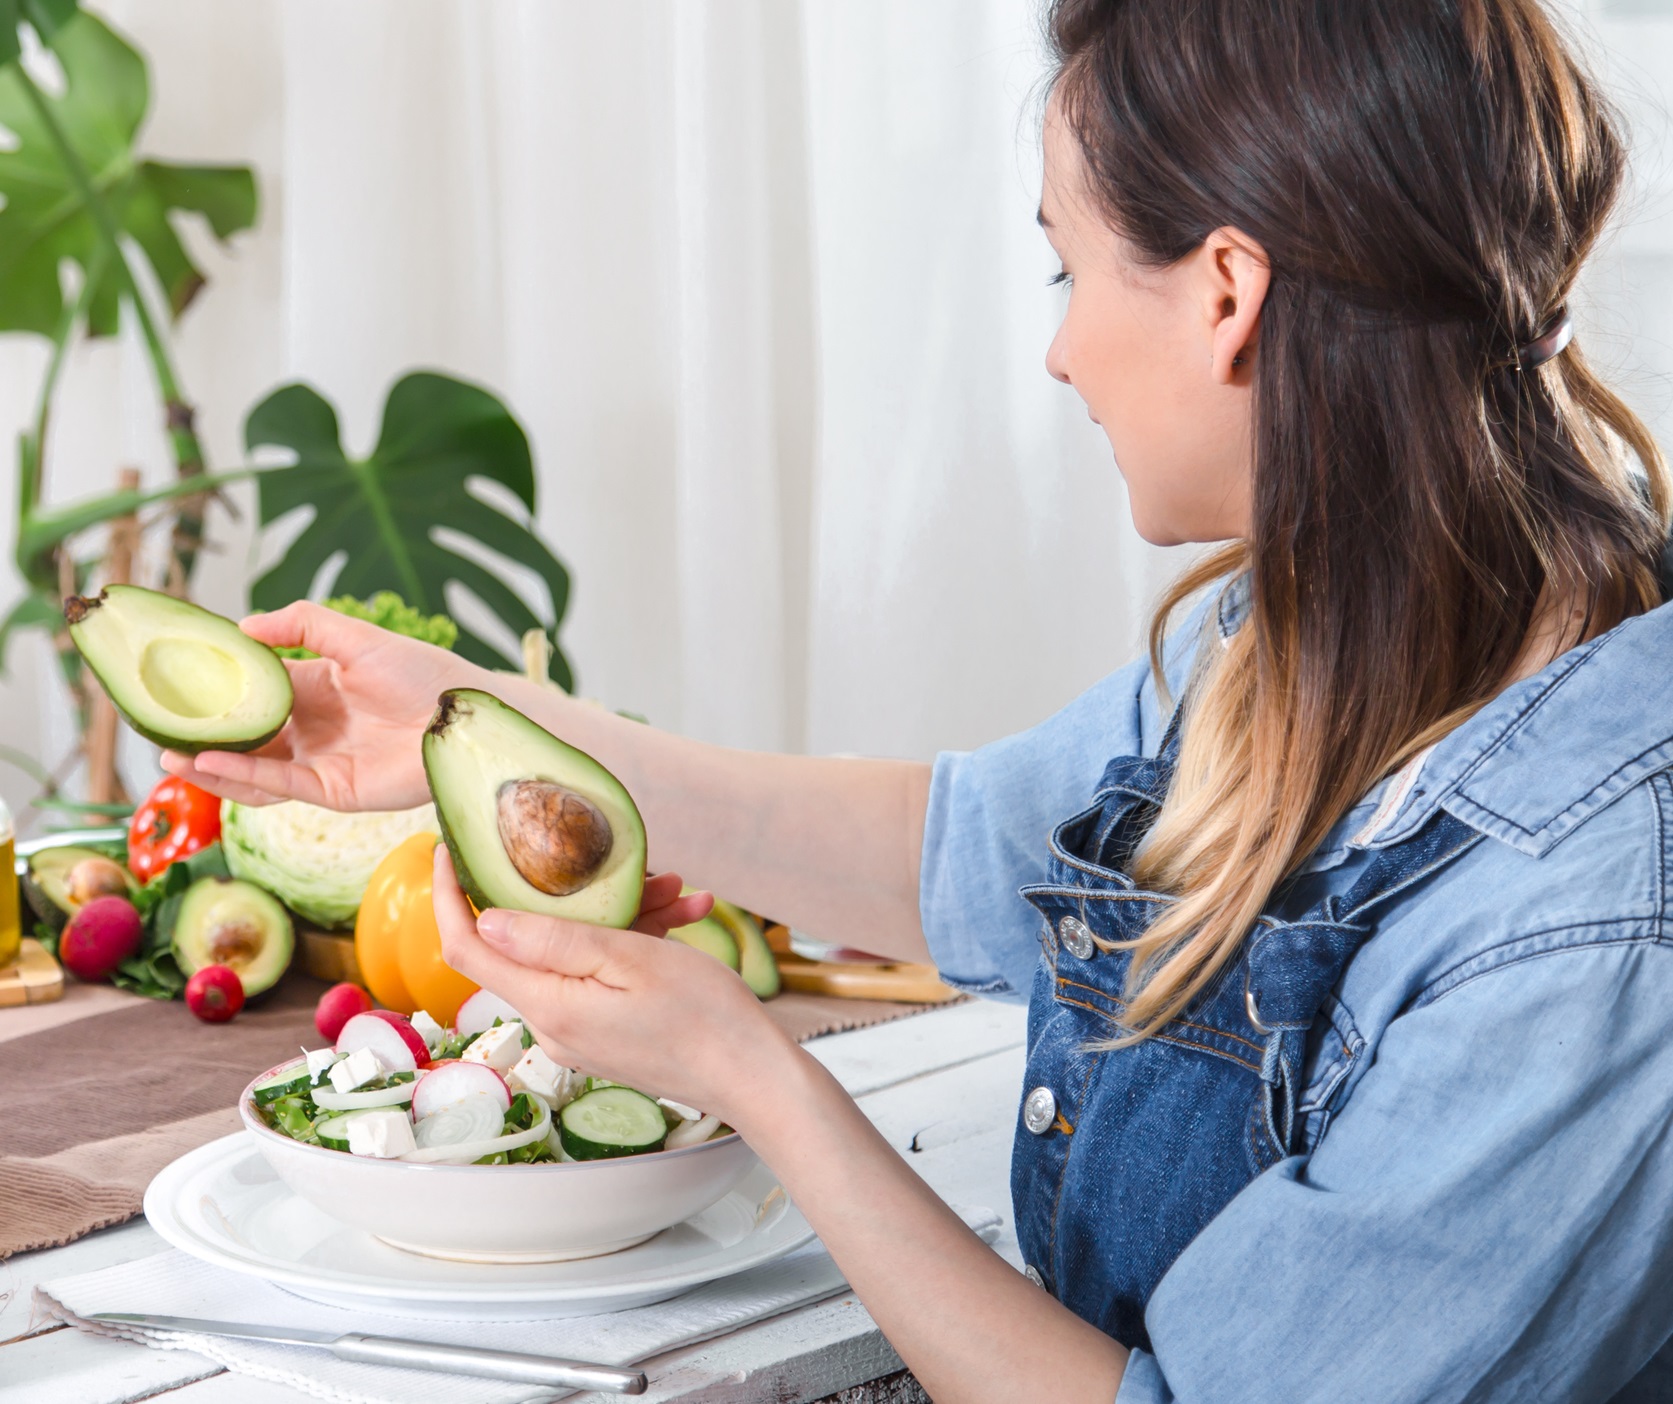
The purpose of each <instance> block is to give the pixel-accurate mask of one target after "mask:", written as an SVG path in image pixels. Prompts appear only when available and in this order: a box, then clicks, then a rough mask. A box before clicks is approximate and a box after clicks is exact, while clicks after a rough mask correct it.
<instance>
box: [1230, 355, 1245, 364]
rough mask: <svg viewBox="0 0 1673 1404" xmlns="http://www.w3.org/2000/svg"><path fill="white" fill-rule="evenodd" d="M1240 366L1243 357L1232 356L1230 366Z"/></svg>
mask: <svg viewBox="0 0 1673 1404" xmlns="http://www.w3.org/2000/svg"><path fill="white" fill-rule="evenodd" d="M1242 364H1243V357H1241V356H1233V357H1232V365H1233V366H1241V365H1242Z"/></svg>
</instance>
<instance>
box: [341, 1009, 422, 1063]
mask: <svg viewBox="0 0 1673 1404" xmlns="http://www.w3.org/2000/svg"><path fill="white" fill-rule="evenodd" d="M401 1022H402V1023H406V1020H404V1019H403V1020H402V1021H401ZM407 1028H408V1031H409V1032H410V1031H411V1029H412V1025H410V1024H408V1025H407ZM412 1036H413V1037H414V1038H418V1035H417V1034H413V1035H412ZM418 1041H419V1043H420V1044H422V1043H423V1042H424V1040H423V1039H421V1038H420V1039H418ZM358 1048H370V1049H371V1050H372V1052H374V1053H376V1054H377V1056H378V1061H379V1062H380V1063H382V1064H383V1065H384V1067H386V1068H387V1069H388V1070H389V1071H390V1072H417V1071H418V1058H417V1057H416V1056H415V1055H414V1054H413V1051H412V1045H411V1044H410V1043H408V1042H407V1040H406V1038H405V1037H403V1036H402V1034H401V1031H400V1030H399V1029H397V1028H396V1027H395V1026H394V1025H393V1024H391V1023H390V1022H389V1021H388V1020H387V1019H380V1018H378V1016H377V1015H376V1014H356V1015H355V1016H354V1017H353V1018H352V1019H350V1020H349V1021H348V1023H346V1024H344V1025H343V1031H342V1033H340V1034H338V1035H337V1051H338V1052H339V1053H353V1052H354V1051H355V1050H356V1049H358ZM424 1056H425V1058H426V1059H428V1058H429V1053H428V1052H426V1053H425V1055H424Z"/></svg>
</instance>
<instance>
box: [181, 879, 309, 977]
mask: <svg viewBox="0 0 1673 1404" xmlns="http://www.w3.org/2000/svg"><path fill="white" fill-rule="evenodd" d="M294 948H295V943H294V936H293V933H292V930H291V924H290V913H289V912H287V911H286V910H285V909H284V907H283V905H282V904H281V903H280V902H279V900H278V899H277V898H276V897H274V896H273V895H272V894H271V893H269V892H264V891H263V890H262V889H261V888H259V887H257V886H256V885H255V884H254V883H253V882H243V881H241V880H239V879H238V878H219V877H206V878H199V879H198V880H197V881H196V882H194V883H193V884H192V885H191V886H190V887H188V888H187V889H186V891H185V892H184V893H183V894H182V895H181V898H180V910H179V912H178V913H177V914H176V915H175V919H174V958H175V960H176V961H177V962H178V963H179V965H180V969H181V970H182V971H183V972H184V973H185V974H186V975H187V976H191V975H194V974H196V973H197V972H198V971H199V970H201V969H203V967H204V966H206V965H225V966H228V967H229V968H230V969H231V970H232V971H233V973H234V974H236V975H237V976H238V978H239V980H240V981H241V982H242V984H243V986H244V993H245V995H247V996H255V995H258V994H261V993H262V992H264V991H265V990H269V989H271V988H272V987H273V986H274V985H276V984H278V982H279V977H280V976H281V975H283V974H284V973H285V968H286V967H287V966H288V965H289V964H290V957H291V952H292V950H293V949H294Z"/></svg>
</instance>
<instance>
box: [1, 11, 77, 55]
mask: <svg viewBox="0 0 1673 1404" xmlns="http://www.w3.org/2000/svg"><path fill="white" fill-rule="evenodd" d="M75 12H76V0H0V63H11V62H12V61H13V60H14V59H16V58H17V56H18V55H19V54H20V53H21V52H22V51H23V46H22V45H21V44H20V43H19V42H18V37H17V30H18V26H19V25H21V24H28V25H31V26H32V27H33V28H34V30H35V33H37V34H38V35H40V36H41V38H42V39H51V38H52V36H53V35H54V34H55V33H57V32H58V30H59V29H61V28H62V27H63V26H64V25H66V24H68V23H69V21H70V20H71V18H72V17H73V16H74V15H75Z"/></svg>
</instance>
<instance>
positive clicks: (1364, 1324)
mask: <svg viewBox="0 0 1673 1404" xmlns="http://www.w3.org/2000/svg"><path fill="white" fill-rule="evenodd" d="M1207 609H1208V606H1204V607H1201V608H1199V610H1198V611H1197V613H1196V614H1195V615H1194V616H1193V618H1192V619H1191V620H1188V621H1187V623H1186V624H1185V626H1184V627H1183V628H1181V629H1180V630H1179V631H1178V632H1177V633H1176V634H1175V635H1174V637H1173V639H1172V640H1170V643H1169V646H1168V649H1167V652H1166V663H1167V673H1168V677H1169V681H1170V690H1172V691H1173V692H1174V693H1175V694H1176V695H1177V693H1178V692H1179V691H1180V690H1181V689H1182V687H1183V685H1184V682H1185V678H1186V676H1187V674H1188V672H1189V669H1190V666H1191V663H1192V661H1193V657H1194V654H1195V652H1196V649H1197V647H1198V640H1199V638H1206V639H1207V640H1208V641H1209V642H1207V643H1206V644H1204V645H1203V646H1205V647H1213V646H1214V641H1215V639H1216V625H1217V626H1218V633H1219V634H1220V635H1221V636H1225V635H1228V634H1229V633H1230V632H1231V631H1232V630H1233V629H1235V628H1236V627H1237V626H1238V625H1239V623H1240V622H1241V617H1242V613H1243V609H1244V602H1243V600H1242V598H1241V597H1240V595H1239V593H1238V591H1237V590H1236V589H1235V588H1234V589H1231V590H1228V591H1226V592H1224V593H1223V594H1222V595H1221V597H1220V600H1219V603H1218V605H1217V606H1216V607H1215V613H1214V619H1213V621H1212V622H1210V623H1209V624H1208V626H1207V628H1206V631H1205V630H1204V628H1203V620H1204V615H1205V612H1206V610H1207ZM1669 681H1673V606H1668V607H1664V608H1662V609H1659V610H1656V611H1654V612H1653V613H1651V614H1649V615H1645V616H1643V617H1641V618H1637V619H1633V620H1629V621H1627V622H1626V623H1624V624H1622V625H1621V626H1620V627H1618V628H1616V629H1614V630H1611V631H1610V632H1609V633H1608V634H1605V635H1603V636H1602V637H1600V638H1598V639H1595V640H1593V641H1591V642H1589V643H1587V644H1584V645H1582V646H1580V647H1578V648H1576V649H1573V650H1571V651H1570V652H1568V653H1566V654H1564V655H1563V656H1562V657H1560V658H1558V659H1557V660H1556V661H1554V662H1553V663H1552V664H1551V665H1550V666H1549V667H1547V668H1546V669H1544V670H1543V671H1542V672H1541V673H1539V674H1538V675H1537V676H1535V677H1533V678H1530V679H1527V680H1525V681H1523V682H1520V683H1517V684H1515V685H1514V686H1512V687H1510V688H1508V689H1506V690H1505V691H1504V692H1503V693H1502V694H1500V696H1498V697H1497V698H1495V699H1494V700H1493V701H1492V702H1491V703H1490V704H1489V705H1488V706H1487V707H1486V708H1484V709H1483V710H1482V711H1481V712H1479V713H1478V714H1477V715H1476V716H1475V717H1473V718H1472V719H1471V720H1470V721H1469V722H1467V723H1466V724H1465V725H1463V726H1462V727H1460V728H1458V729H1457V730H1456V731H1454V732H1453V733H1452V734H1450V735H1449V736H1447V737H1446V738H1444V739H1443V740H1442V741H1441V742H1440V744H1439V745H1438V746H1436V747H1435V748H1434V750H1433V751H1432V752H1431V753H1430V754H1429V755H1428V757H1427V758H1426V759H1425V761H1424V762H1423V764H1422V767H1421V769H1420V770H1418V771H1417V772H1416V773H1415V774H1412V773H1407V774H1406V775H1404V776H1400V777H1393V778H1391V779H1390V781H1388V782H1385V783H1384V784H1383V785H1380V786H1378V787H1377V788H1376V789H1374V790H1373V791H1372V793H1370V794H1369V795H1367V796H1366V797H1365V798H1364V799H1363V800H1362V801H1361V802H1360V804H1359V805H1357V806H1356V807H1355V808H1354V809H1353V810H1352V811H1351V812H1350V813H1349V814H1347V815H1346V816H1344V818H1343V819H1342V820H1341V821H1340V822H1339V823H1338V824H1337V825H1336V827H1335V829H1334V830H1333V831H1332V833H1331V834H1330V835H1328V836H1327V838H1326V840H1325V841H1324V843H1322V844H1321V845H1320V847H1319V849H1318V850H1317V852H1316V853H1314V854H1313V855H1312V857H1311V858H1310V860H1309V861H1308V863H1307V864H1306V865H1305V867H1304V871H1303V873H1302V874H1301V876H1300V877H1299V878H1298V879H1296V880H1295V881H1293V882H1292V883H1291V884H1289V886H1288V888H1287V889H1286V891H1285V893H1284V898H1283V901H1282V903H1281V904H1279V905H1276V906H1275V907H1274V908H1273V912H1272V914H1273V915H1274V916H1277V917H1280V918H1285V919H1293V918H1294V917H1295V916H1298V915H1299V914H1300V913H1301V912H1303V911H1305V910H1307V909H1308V908H1311V907H1313V906H1314V905H1315V904H1317V903H1318V902H1319V901H1320V900H1321V899H1323V898H1324V897H1326V896H1328V895H1330V894H1332V893H1345V892H1347V891H1348V890H1349V889H1350V888H1351V887H1352V886H1353V884H1354V882H1355V879H1356V877H1357V876H1359V875H1360V874H1362V873H1363V872H1364V871H1365V869H1366V868H1367V867H1368V865H1369V864H1370V863H1371V862H1372V861H1373V859H1374V857H1375V855H1376V853H1377V852H1378V851H1379V850H1382V849H1386V848H1388V847H1390V846H1392V845H1396V844H1399V843H1402V842H1403V841H1405V840H1407V839H1409V837H1410V836H1411V835H1412V834H1413V833H1414V832H1416V830H1417V829H1419V828H1420V827H1421V826H1422V825H1424V824H1425V822H1426V821H1428V820H1429V819H1431V818H1432V817H1433V816H1434V815H1435V813H1436V811H1437V810H1444V811H1446V812H1447V813H1448V814H1450V815H1452V816H1454V817H1455V818H1456V819H1458V820H1461V821H1463V823H1464V824H1466V825H1468V826H1470V827H1471V828H1473V829H1475V830H1476V831H1478V832H1479V833H1481V834H1482V835H1484V836H1485V840H1486V841H1483V842H1479V843H1476V844H1474V845H1473V846H1472V847H1470V848H1469V850H1468V851H1467V852H1465V853H1464V854H1463V855H1462V856H1461V857H1459V858H1458V859H1457V860H1456V861H1455V862H1453V863H1452V864H1451V865H1450V866H1448V867H1447V868H1446V869H1445V870H1444V872H1442V873H1441V874H1439V875H1438V876H1437V877H1436V878H1435V879H1434V880H1433V881H1431V882H1428V883H1425V884H1423V885H1421V886H1419V887H1417V888H1414V889H1413V890H1412V891H1410V892H1409V893H1405V894H1402V895H1399V896H1396V897H1394V898H1393V899H1391V900H1390V901H1389V902H1388V903H1387V904H1386V906H1384V907H1382V908H1381V909H1379V913H1378V918H1377V922H1376V930H1375V934H1374V935H1372V936H1371V937H1370V939H1369V940H1368V941H1367V942H1366V943H1365V944H1364V945H1363V946H1362V947H1361V948H1360V949H1359V951H1358V954H1357V955H1356V956H1355V957H1354V958H1353V960H1352V962H1351V963H1350V964H1349V966H1348V968H1347V971H1346V973H1345V974H1344V975H1343V976H1342V978H1341V979H1340V981H1339V982H1338V983H1337V985H1336V987H1335V989H1334V990H1333V991H1332V994H1331V996H1330V997H1329V999H1328V1000H1327V1001H1326V1005H1325V1011H1324V1012H1325V1015H1326V1017H1325V1018H1323V1019H1321V1020H1320V1021H1319V1022H1318V1024H1317V1025H1316V1026H1315V1028H1314V1030H1313V1034H1312V1036H1311V1038H1310V1040H1309V1044H1308V1048H1307V1051H1306V1059H1305V1064H1304V1069H1303V1075H1302V1077H1301V1079H1300V1082H1301V1094H1300V1102H1299V1107H1298V1112H1299V1115H1300V1116H1301V1117H1302V1134H1301V1137H1300V1140H1299V1144H1298V1147H1297V1149H1296V1153H1294V1154H1291V1155H1289V1156H1287V1157H1286V1158H1284V1159H1282V1160H1280V1161H1278V1163H1276V1164H1274V1165H1272V1166H1271V1167H1270V1168H1269V1169H1267V1170H1266V1171H1265V1172H1264V1173H1262V1174H1260V1175H1258V1176H1257V1177H1256V1178H1255V1179H1253V1180H1252V1181H1251V1182H1250V1183H1248V1184H1247V1185H1246V1186H1245V1187H1244V1188H1243V1189H1242V1190H1241V1191H1240V1192H1238V1193H1237V1194H1236V1195H1235V1197H1234V1198H1232V1200H1231V1202H1230V1203H1229V1204H1227V1205H1226V1207H1225V1208H1224V1209H1222V1210H1221V1211H1220V1212H1219V1213H1218V1214H1217V1215H1216V1216H1215V1217H1214V1218H1212V1219H1211V1220H1210V1221H1209V1223H1208V1224H1207V1226H1206V1227H1205V1228H1203V1229H1202V1230H1201V1232H1200V1233H1198V1234H1197V1236H1196V1237H1195V1238H1194V1239H1192V1240H1191V1241H1190V1243H1189V1245H1188V1246H1187V1247H1186V1248H1185V1249H1184V1251H1183V1252H1182V1253H1181V1254H1180V1255H1179V1256H1178V1257H1177V1259H1175V1260H1174V1261H1173V1263H1172V1265H1171V1267H1169V1268H1168V1269H1167V1271H1166V1273H1165V1275H1164V1276H1163V1277H1162V1278H1161V1280H1160V1282H1159V1283H1158V1284H1157V1285H1156V1287H1155V1290H1154V1292H1153V1294H1152V1295H1151V1296H1150V1298H1149V1302H1148V1306H1147V1308H1146V1310H1145V1313H1144V1334H1145V1337H1146V1338H1147V1340H1148V1343H1149V1348H1148V1349H1141V1350H1136V1351H1134V1352H1133V1354H1132V1356H1131V1359H1130V1362H1129V1365H1128V1369H1127V1372H1126V1375H1125V1377H1124V1379H1123V1381H1122V1385H1121V1390H1120V1393H1119V1395H1118V1396H1117V1398H1118V1404H1136V1402H1137V1401H1144V1402H1145V1404H1149V1401H1168V1400H1177V1401H1181V1404H1198V1401H1201V1404H1257V1402H1258V1401H1265V1400H1272V1401H1285V1404H1299V1401H1306V1400H1314V1399H1317V1400H1325V1399H1330V1400H1340V1399H1351V1400H1354V1401H1356V1404H1357V1402H1358V1401H1385V1400H1386V1401H1412V1404H1416V1401H1440V1400H1465V1399H1468V1400H1470V1401H1473V1402H1474V1404H1500V1401H1503V1402H1504V1404H1509V1401H1524V1400H1562V1401H1570V1400H1596V1401H1599V1402H1600V1404H1602V1402H1603V1401H1615V1404H1649V1401H1652V1400H1664V1399H1673V1344H1669V1337H1670V1336H1673V927H1670V926H1669V924H1668V915H1669V907H1670V903H1673V897H1670V895H1669V878H1673V698H1670V697H1669V695H1668V683H1669ZM1166 721H1167V717H1166V715H1165V714H1164V713H1163V712H1162V709H1161V708H1160V706H1159V703H1158V699H1157V697H1156V694H1155V692H1154V689H1153V687H1152V685H1151V683H1150V681H1149V679H1148V668H1147V665H1145V664H1144V663H1139V664H1135V665H1133V666H1132V667H1130V668H1128V669H1125V670H1123V671H1121V672H1119V673H1117V674H1114V675H1113V676H1111V677H1110V678H1107V679H1105V680H1104V681H1103V682H1102V683H1100V684H1098V685H1097V686H1096V687H1094V688H1093V689H1092V690H1090V691H1089V692H1087V693H1086V694H1084V695H1083V696H1082V697H1080V698H1079V699H1077V700H1076V701H1075V702H1073V703H1071V704H1070V706H1069V707H1067V708H1066V709H1064V710H1063V711H1062V712H1060V713H1059V714H1058V715H1057V716H1055V717H1053V718H1051V719H1050V720H1048V721H1046V722H1045V723H1043V724H1042V725H1040V726H1039V727H1036V728H1035V729H1034V730H1032V731H1029V732H1025V733H1023V734H1021V735H1019V736H1014V737H1010V738H1008V739H1006V740H1003V741H999V742H996V743H994V744H993V745H991V746H988V747H985V748H983V749H982V750H979V751H975V752H971V753H962V754H953V753H949V754H944V755H942V756H941V757H940V758H939V759H938V760H937V763H936V767H935V775H934V780H933V783H932V787H931V796H930V806H929V815H928V823H927V827H926V832H925V839H924V850H923V867H922V886H921V907H922V915H923V921H924V929H925V932H926V934H927V936H928V938H929V941H930V946H931V949H932V951H933V953H934V955H935V958H936V961H937V964H938V965H939V966H940V968H941V970H942V973H943V975H944V977H945V978H947V979H948V980H949V981H950V982H952V983H954V984H955V985H958V986H960V987H961V988H964V989H968V990H971V991H973V992H975V993H980V994H985V995H989V996H993V997H998V998H1012V999H1020V998H1023V997H1025V996H1026V994H1027V991H1028V990H1029V987H1030V984H1031V982H1032V981H1033V979H1034V976H1035V970H1036V964H1037V962H1038V961H1039V959H1040V947H1039V943H1038V940H1037V932H1038V930H1039V916H1038V914H1037V913H1036V912H1035V911H1034V909H1033V908H1031V907H1030V906H1029V905H1028V903H1027V902H1026V901H1025V900H1024V899H1023V898H1022V897H1021V896H1020V895H1018V889H1019V888H1021V887H1024V886H1028V885H1031V884H1037V883H1039V882H1041V881H1042V880H1044V879H1045V878H1046V876H1047V873H1048V859H1049V851H1048V847H1047V834H1048V832H1049V831H1050V830H1051V829H1052V828H1053V827H1054V826H1055V824H1056V823H1057V822H1058V821H1060V820H1062V819H1064V818H1066V817H1067V816H1070V815H1073V814H1075V813H1077V812H1079V811H1081V810H1082V809H1084V808H1085V807H1086V804H1087V803H1088V800H1089V798H1090V796H1091V795H1092V793H1093V791H1094V789H1095V787H1096V785H1097V782H1098V779H1099V776H1100V774H1101V773H1102V772H1103V770H1104V768H1105V764H1106V762H1107V761H1108V760H1109V759H1110V758H1111V757H1113V756H1119V755H1124V754H1130V755H1154V754H1155V751H1156V748H1157V746H1158V745H1159V743H1160V741H1161V739H1162V735H1163V731H1164V728H1165V725H1166ZM1664 1345H1667V1346H1668V1349H1667V1350H1666V1351H1662V1353H1661V1354H1660V1355H1659V1357H1657V1358H1656V1359H1654V1360H1652V1357H1656V1356H1657V1352H1658V1351H1661V1348H1662V1347H1663V1346H1664Z"/></svg>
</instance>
